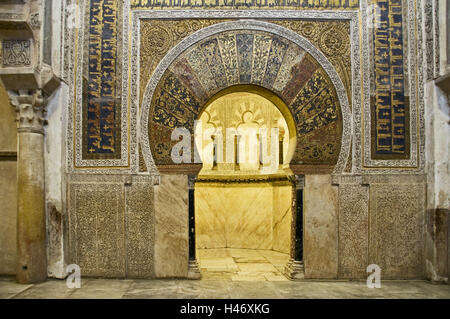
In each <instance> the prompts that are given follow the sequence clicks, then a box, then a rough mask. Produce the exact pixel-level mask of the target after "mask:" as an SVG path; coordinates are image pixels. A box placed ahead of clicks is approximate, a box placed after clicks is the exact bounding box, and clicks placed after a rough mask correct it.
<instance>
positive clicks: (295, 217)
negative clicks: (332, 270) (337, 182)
mask: <svg viewBox="0 0 450 319" xmlns="http://www.w3.org/2000/svg"><path fill="white" fill-rule="evenodd" d="M292 183H293V185H292V226H291V252H290V259H289V261H288V263H287V265H286V268H285V274H286V276H287V277H288V278H289V279H291V280H296V279H304V278H305V268H304V264H303V187H304V184H305V182H304V177H303V176H297V175H296V176H295V178H293V179H292Z"/></svg>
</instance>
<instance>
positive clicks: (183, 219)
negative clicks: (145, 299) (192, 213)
mask: <svg viewBox="0 0 450 319" xmlns="http://www.w3.org/2000/svg"><path fill="white" fill-rule="evenodd" d="M188 213H189V211H188V180H187V176H186V175H162V176H161V182H160V184H159V185H158V186H155V275H156V277H158V278H164V277H186V276H187V270H188V250H189V249H188V216H189V215H188Z"/></svg>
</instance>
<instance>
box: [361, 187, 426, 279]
mask: <svg viewBox="0 0 450 319" xmlns="http://www.w3.org/2000/svg"><path fill="white" fill-rule="evenodd" d="M424 211H425V184H410V183H408V184H406V183H405V184H397V185H396V184H371V185H370V213H369V216H370V217H369V218H370V226H369V227H370V237H369V263H370V264H377V265H379V266H380V267H381V276H382V278H383V279H389V278H395V279H401V278H404V279H412V278H423V276H424V273H423V234H424V218H425V217H424Z"/></svg>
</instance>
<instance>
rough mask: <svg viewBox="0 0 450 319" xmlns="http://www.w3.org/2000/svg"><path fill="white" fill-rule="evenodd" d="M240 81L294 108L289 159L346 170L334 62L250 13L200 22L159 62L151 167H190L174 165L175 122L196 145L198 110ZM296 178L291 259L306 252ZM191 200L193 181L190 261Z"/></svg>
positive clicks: (145, 127)
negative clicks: (250, 16)
mask: <svg viewBox="0 0 450 319" xmlns="http://www.w3.org/2000/svg"><path fill="white" fill-rule="evenodd" d="M239 86H252V87H255V88H260V89H261V90H266V91H269V92H271V93H272V94H273V95H274V96H276V97H277V98H278V99H280V100H281V101H282V102H283V103H284V105H286V106H287V108H286V111H285V112H287V113H289V114H287V113H286V114H285V115H289V116H288V117H287V118H289V117H290V118H292V119H293V122H294V125H295V131H296V134H297V136H296V137H295V141H296V143H295V145H294V147H293V151H292V153H293V154H292V158H291V159H290V161H291V164H295V165H300V166H301V165H305V166H315V165H317V166H320V165H322V166H323V165H325V166H328V167H331V168H332V169H331V170H333V171H334V172H335V173H341V172H343V170H344V167H345V166H346V162H347V159H348V157H349V153H350V146H351V132H352V117H351V112H350V107H349V102H348V99H347V93H346V90H345V88H344V85H343V82H342V81H341V79H340V78H339V76H338V74H337V72H336V70H335V69H334V68H333V66H332V65H331V63H330V62H329V61H328V60H327V58H326V57H325V56H324V55H323V54H322V53H321V52H320V51H319V50H318V49H317V48H316V47H314V46H313V45H312V44H311V43H310V42H309V41H308V40H306V39H305V38H303V37H301V36H300V35H298V34H296V33H294V32H293V31H290V30H288V29H286V28H284V27H281V26H278V25H275V24H271V23H267V22H262V21H253V20H239V21H233V22H224V23H218V24H215V25H212V26H210V27H206V28H204V29H201V30H199V31H197V32H196V33H194V34H193V35H191V36H189V37H187V38H185V39H184V40H182V41H181V42H180V43H179V44H178V45H176V46H175V47H174V48H173V49H172V50H171V51H169V53H168V54H167V55H166V56H165V57H164V58H163V60H162V61H161V62H160V63H159V65H158V67H157V68H156V70H155V72H154V74H153V76H152V77H151V79H150V81H149V83H148V85H147V87H146V89H145V93H144V96H143V101H142V105H141V110H142V111H141V127H140V137H141V145H142V152H143V157H144V161H145V164H146V167H147V168H148V170H149V171H153V172H158V170H160V171H161V170H164V171H165V172H168V171H172V172H184V173H185V174H189V173H192V170H190V168H189V167H188V166H189V164H176V165H174V162H173V161H172V158H171V150H172V148H173V146H174V145H175V144H176V143H178V141H172V139H171V136H172V132H173V130H174V129H176V128H185V129H187V130H189V132H190V133H191V136H192V143H191V144H192V145H194V143H193V142H194V138H193V137H194V122H195V120H197V119H198V118H199V115H200V113H201V111H202V110H203V109H204V108H205V106H206V105H207V104H208V102H209V101H211V100H212V99H214V96H215V95H220V92H225V91H226V90H227V89H229V88H232V87H239ZM285 118H286V116H285ZM193 158H194V152H193V150H192V159H193ZM331 170H330V173H331ZM293 180H295V178H293ZM294 184H295V183H294ZM298 185H299V183H297V187H294V188H292V197H291V198H292V203H293V205H294V206H293V207H292V212H296V213H295V214H292V222H291V226H292V229H291V243H292V245H291V260H290V265H291V266H292V265H293V264H294V262H295V261H300V260H302V259H298V258H297V256H299V254H300V255H301V254H302V252H301V248H300V249H299V247H302V243H301V236H302V227H298V225H299V224H302V210H301V203H302V196H303V195H302V194H303V193H302V189H300V188H299V187H298ZM295 198H297V200H295ZM194 207H195V204H194V186H193V184H192V183H190V186H189V229H190V233H189V235H190V237H189V257H190V266H193V264H194V263H195V218H194V217H195V214H194ZM297 221H298V223H297ZM191 230H192V231H191ZM299 240H300V244H299ZM294 243H295V244H294ZM191 261H192V263H191ZM297 266H298V264H295V265H294V266H292V267H291V270H290V271H288V273H289V272H290V273H291V276H292V277H295V276H296V275H297V274H298V273H299V272H298V270H299V268H298V267H297ZM193 277H195V274H194V276H193Z"/></svg>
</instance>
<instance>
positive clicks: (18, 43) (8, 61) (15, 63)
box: [2, 40, 31, 67]
mask: <svg viewBox="0 0 450 319" xmlns="http://www.w3.org/2000/svg"><path fill="white" fill-rule="evenodd" d="M2 46H3V52H2V66H3V67H24V66H30V65H31V40H4V41H3V43H2Z"/></svg>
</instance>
